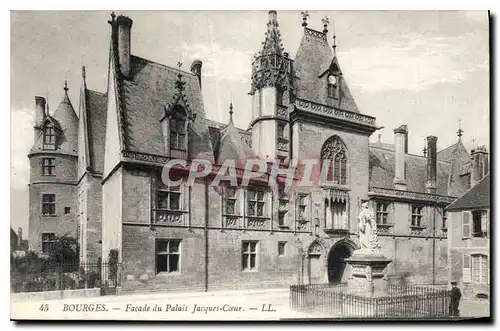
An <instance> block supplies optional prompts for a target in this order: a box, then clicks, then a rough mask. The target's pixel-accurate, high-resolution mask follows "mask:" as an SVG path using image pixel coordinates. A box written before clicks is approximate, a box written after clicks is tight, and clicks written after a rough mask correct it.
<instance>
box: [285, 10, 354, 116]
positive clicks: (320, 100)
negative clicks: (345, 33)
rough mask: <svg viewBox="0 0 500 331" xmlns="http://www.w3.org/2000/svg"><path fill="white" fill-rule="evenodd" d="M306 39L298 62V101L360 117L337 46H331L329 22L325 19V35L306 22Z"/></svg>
mask: <svg viewBox="0 0 500 331" xmlns="http://www.w3.org/2000/svg"><path fill="white" fill-rule="evenodd" d="M302 25H303V26H304V35H303V36H302V40H301V42H300V46H299V49H298V50H297V55H296V57H295V61H294V68H295V72H296V76H297V98H298V99H302V100H307V101H310V102H314V103H317V104H320V105H326V106H330V107H335V108H338V109H342V110H347V111H351V112H356V113H358V112H359V110H358V107H357V106H356V103H355V101H354V98H353V97H352V95H351V92H350V91H349V87H348V86H347V82H346V80H345V77H344V76H343V74H342V69H341V66H340V64H339V60H338V57H337V53H336V48H337V45H336V41H335V40H336V36H335V34H334V35H333V46H332V47H330V46H329V43H328V38H327V36H328V29H327V26H328V19H327V18H324V19H323V27H324V28H323V31H318V30H314V29H311V28H309V27H308V26H307V22H306V20H304V23H303V24H302Z"/></svg>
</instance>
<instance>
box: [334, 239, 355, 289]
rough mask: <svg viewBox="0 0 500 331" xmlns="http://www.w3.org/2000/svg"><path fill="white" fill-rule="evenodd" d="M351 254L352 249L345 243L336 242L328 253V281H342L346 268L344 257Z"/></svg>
mask: <svg viewBox="0 0 500 331" xmlns="http://www.w3.org/2000/svg"><path fill="white" fill-rule="evenodd" d="M351 254H352V249H351V248H350V247H349V246H348V245H347V244H345V243H341V244H336V245H334V246H333V247H332V249H331V250H330V254H328V282H329V283H333V284H339V283H341V282H342V278H343V276H344V271H345V268H346V262H345V259H347V258H349V257H350V256H351Z"/></svg>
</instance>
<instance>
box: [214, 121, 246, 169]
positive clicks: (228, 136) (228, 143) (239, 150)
mask: <svg viewBox="0 0 500 331" xmlns="http://www.w3.org/2000/svg"><path fill="white" fill-rule="evenodd" d="M254 158H255V154H254V153H253V151H252V149H251V148H250V147H249V146H248V145H247V144H246V143H245V142H243V139H242V138H241V135H240V133H239V130H238V129H237V128H236V127H235V126H234V124H233V117H232V114H231V116H230V119H229V124H228V125H227V126H226V127H225V128H224V129H222V130H221V138H220V144H219V151H218V157H217V164H223V163H224V161H225V160H228V159H230V160H231V159H232V160H235V162H236V167H238V168H243V167H244V166H245V164H244V161H245V160H248V159H254Z"/></svg>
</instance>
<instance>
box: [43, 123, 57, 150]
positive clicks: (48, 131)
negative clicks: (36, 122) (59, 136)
mask: <svg viewBox="0 0 500 331" xmlns="http://www.w3.org/2000/svg"><path fill="white" fill-rule="evenodd" d="M55 146H56V133H55V131H54V127H52V126H46V127H45V128H44V129H43V148H44V149H55Z"/></svg>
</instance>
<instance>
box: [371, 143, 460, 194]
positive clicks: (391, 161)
mask: <svg viewBox="0 0 500 331" xmlns="http://www.w3.org/2000/svg"><path fill="white" fill-rule="evenodd" d="M395 164H396V163H395V158H394V151H391V150H387V149H382V148H378V147H374V146H370V148H369V176H370V187H381V188H388V189H393V188H394V184H393V180H394V166H395ZM405 166H406V179H407V184H406V186H407V189H408V191H413V192H426V189H425V182H426V174H427V159H426V158H425V157H423V156H418V155H412V154H406V155H405ZM450 171H451V164H450V163H448V162H443V161H438V163H437V192H436V193H437V194H440V195H448V179H449V174H450Z"/></svg>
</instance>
